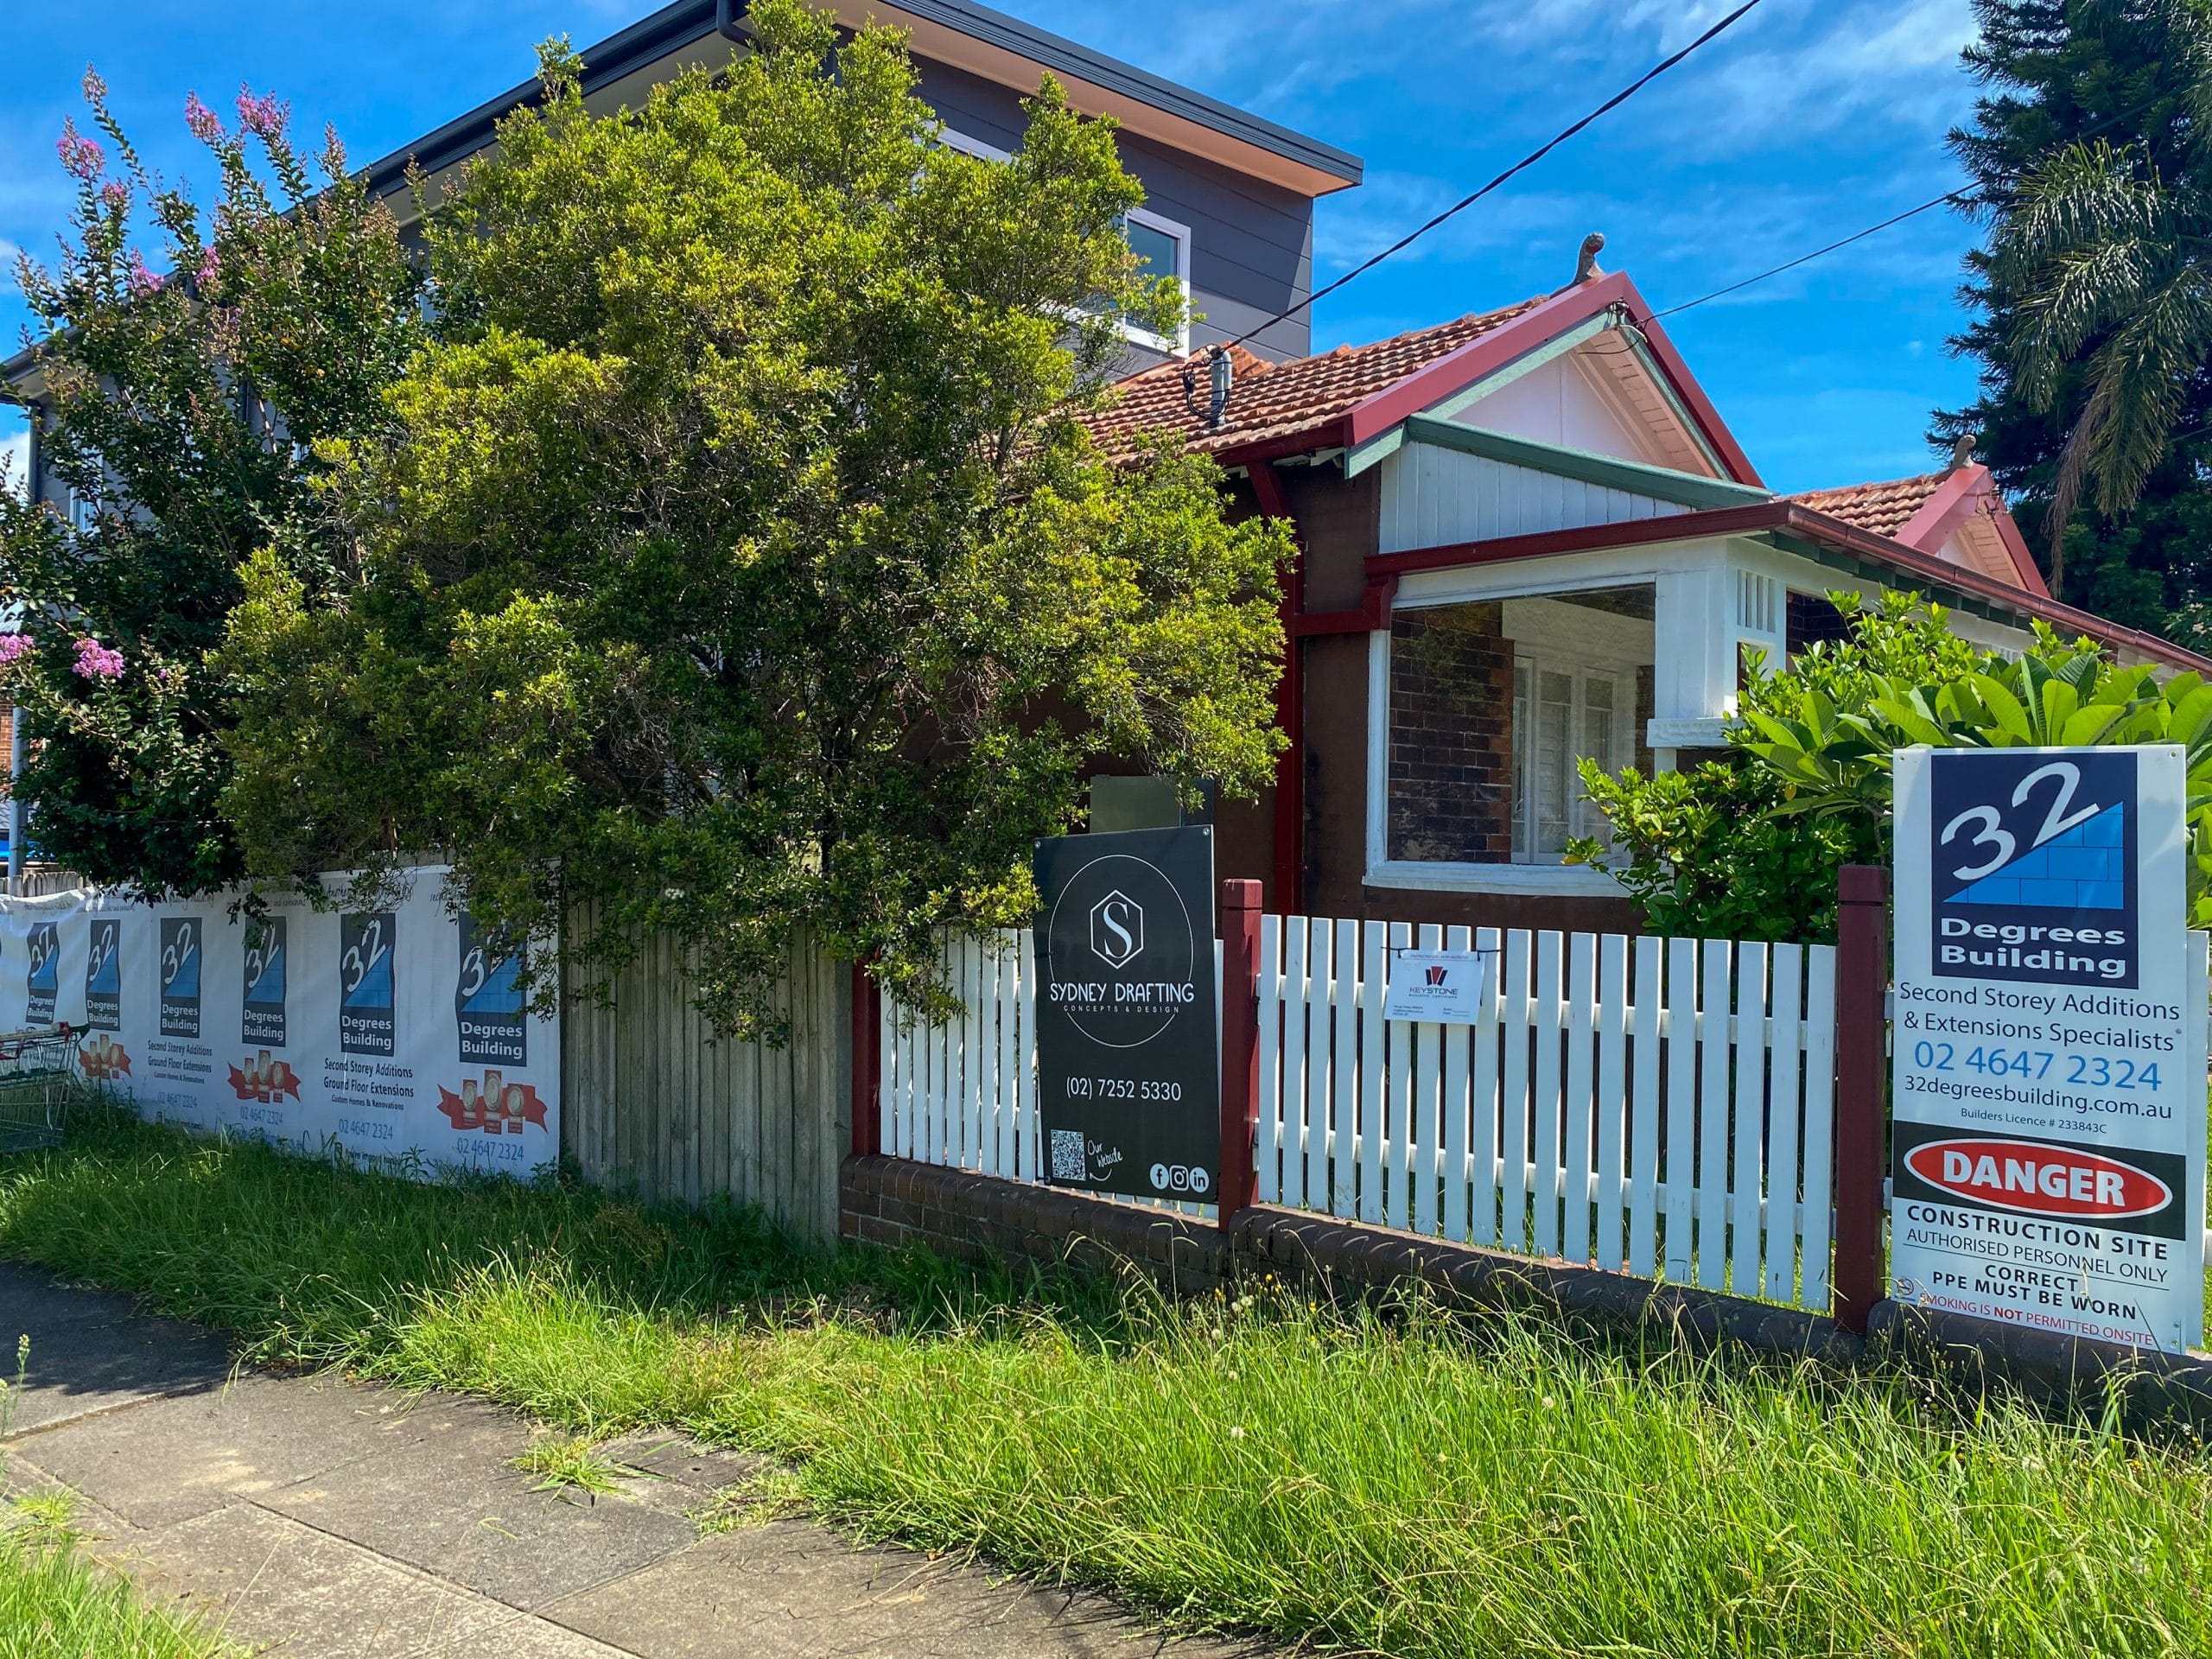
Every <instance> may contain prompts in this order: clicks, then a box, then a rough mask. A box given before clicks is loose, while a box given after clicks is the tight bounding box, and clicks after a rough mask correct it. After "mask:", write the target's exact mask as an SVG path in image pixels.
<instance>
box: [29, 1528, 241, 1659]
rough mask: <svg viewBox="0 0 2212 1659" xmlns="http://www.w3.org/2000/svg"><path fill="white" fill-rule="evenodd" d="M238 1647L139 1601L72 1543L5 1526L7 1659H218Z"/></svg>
mask: <svg viewBox="0 0 2212 1659" xmlns="http://www.w3.org/2000/svg"><path fill="white" fill-rule="evenodd" d="M236 1651H237V1649H233V1648H232V1647H230V1646H228V1645H227V1644H226V1643H223V1642H221V1641H219V1639H217V1638H216V1637H213V1636H210V1635H208V1634H207V1633H206V1632H205V1631H203V1630H198V1629H196V1628H194V1626H192V1625H189V1624H182V1623H180V1622H179V1621H177V1620H176V1619H174V1618H170V1617H169V1616H168V1615H167V1614H166V1613H161V1612H156V1611H152V1610H151V1609H149V1608H146V1607H144V1606H142V1605H139V1603H138V1602H137V1600H136V1599H134V1598H133V1597H132V1595H131V1592H130V1586H129V1585H128V1584H126V1583H124V1580H122V1579H121V1578H119V1577H118V1576H117V1575H116V1574H115V1573H112V1572H111V1571H110V1570H109V1569H107V1568H106V1567H100V1566H99V1565H97V1564H95V1563H93V1562H90V1561H86V1560H83V1559H82V1558H80V1557H79V1555H78V1554H76V1552H75V1551H74V1550H73V1548H71V1545H70V1542H69V1541H68V1540H67V1539H66V1538H65V1539H60V1540H54V1539H45V1538H41V1537H39V1536H36V1535H29V1534H27V1533H26V1532H25V1531H23V1530H22V1529H20V1528H10V1529H6V1530H0V1659H216V1656H219V1655H225V1654H231V1653H234V1652H236Z"/></svg>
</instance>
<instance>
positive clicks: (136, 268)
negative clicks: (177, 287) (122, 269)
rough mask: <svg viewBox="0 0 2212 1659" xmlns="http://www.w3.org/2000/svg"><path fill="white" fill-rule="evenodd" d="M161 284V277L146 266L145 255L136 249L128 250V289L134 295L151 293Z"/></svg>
mask: <svg viewBox="0 0 2212 1659" xmlns="http://www.w3.org/2000/svg"><path fill="white" fill-rule="evenodd" d="M161 285H162V279H161V278H160V277H156V276H155V275H154V273H153V272H152V271H150V270H148V269H147V268H146V256H145V255H144V254H143V253H141V252H139V251H138V250H137V249H136V248H133V249H131V250H130V291H131V293H132V294H134V295H138V296H144V295H148V294H151V293H152V292H153V291H154V290H155V289H158V288H159V287H161Z"/></svg>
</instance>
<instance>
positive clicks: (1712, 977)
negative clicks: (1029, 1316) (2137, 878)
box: [877, 915, 1836, 1312]
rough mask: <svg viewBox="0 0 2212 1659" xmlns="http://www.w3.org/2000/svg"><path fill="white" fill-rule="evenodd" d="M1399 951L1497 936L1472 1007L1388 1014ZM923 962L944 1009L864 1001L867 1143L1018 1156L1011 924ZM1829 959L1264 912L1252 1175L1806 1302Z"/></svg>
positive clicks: (1035, 1159) (1411, 1217)
mask: <svg viewBox="0 0 2212 1659" xmlns="http://www.w3.org/2000/svg"><path fill="white" fill-rule="evenodd" d="M1407 947H1418V948H1421V949H1424V950H1435V949H1440V948H1446V949H1456V950H1466V949H1475V950H1481V951H1484V952H1489V953H1491V956H1490V957H1489V960H1490V961H1491V962H1492V963H1494V964H1495V969H1494V970H1493V971H1492V972H1491V975H1490V976H1489V977H1490V982H1491V997H1490V1001H1489V1006H1488V1007H1487V1009H1486V1010H1485V1011H1484V1014H1483V1015H1482V1017H1481V1019H1480V1020H1478V1023H1476V1024H1475V1025H1472V1026H1440V1025H1434V1024H1428V1023H1414V1022H1408V1021H1404V1020H1389V1019H1386V1018H1385V1017H1384V1013H1383V1010H1384V1005H1385V1001H1386V999H1387V995H1388V992H1389V976H1390V972H1391V966H1392V963H1393V961H1394V953H1395V951H1396V950H1400V949H1403V948H1407ZM944 962H945V967H946V970H947V975H948V977H949V979H950V982H951V984H952V986H953V988H954V990H955V992H956V993H957V995H958V996H959V998H960V1001H961V1002H962V1004H963V1007H964V1010H965V1011H964V1013H963V1014H962V1015H961V1016H959V1017H957V1018H955V1019H953V1020H948V1021H945V1022H943V1023H941V1024H934V1025H933V1024H931V1023H930V1022H928V1021H926V1020H919V1019H917V1018H913V1017H912V1016H911V1015H909V1016H905V1017H902V1015H901V1014H900V1011H899V1009H898V1008H897V1007H896V1006H895V1005H894V1004H892V1003H891V1002H889V1001H887V1002H886V1003H885V1007H884V1011H883V1014H882V1016H881V1025H880V1030H879V1033H878V1037H879V1040H878V1044H877V1058H878V1065H879V1068H880V1072H879V1078H878V1082H879V1089H878V1094H877V1098H878V1100H879V1101H880V1109H881V1113H882V1122H881V1135H882V1140H881V1143H880V1144H881V1146H882V1149H883V1150H884V1151H885V1152H887V1153H892V1154H896V1155H898V1156H899V1157H903V1158H911V1159H916V1160H920V1161H923V1162H926V1163H933V1164H940V1165H946V1166H953V1167H958V1168H964V1169H972V1170H975V1171H977V1172H978V1173H983V1174H988V1175H997V1176H1001V1177H1004V1178H1007V1179H1015V1180H1035V1179H1039V1135H1038V1113H1037V1072H1036V1063H1035V1042H1034V1036H1033V1032H1032V1030H1031V1024H1030V1022H1031V987H1032V985H1033V982H1034V976H1035V972H1036V967H1035V959H1034V956H1033V945H1032V942H1031V937H1030V935H1029V934H1028V933H1027V932H1014V931H1008V932H1005V933H1001V934H996V935H990V936H977V935H967V936H961V937H957V938H952V939H950V940H949V941H948V942H947V944H946V946H945V957H944ZM1835 973H1836V967H1835V952H1834V950H1833V949H1832V948H1831V947H1828V946H1826V945H1809V946H1806V945H1794V944H1789V945H1767V944H1755V943H1737V942H1733V941H1729V940H1723V939H1703V940H1700V939H1662V938H1627V937H1625V936H1623V935H1618V934H1592V933H1560V932H1549V931H1545V932H1533V933H1532V932H1529V931H1519V930H1515V931H1505V932H1502V933H1501V932H1500V931H1497V930H1495V929H1483V930H1480V931H1470V930H1468V929H1465V928H1452V929H1449V930H1446V929H1444V928H1440V927H1435V926H1426V927H1421V928H1414V927H1413V926H1411V925H1407V924H1404V923H1383V922H1360V921H1353V920H1349V919H1347V920H1332V919H1329V918H1320V917H1305V916H1287V917H1282V916H1272V915H1270V916H1267V917H1264V918H1262V920H1261V925H1260V971H1259V984H1258V1001H1259V1032H1258V1052H1259V1072H1260V1088H1259V1100H1258V1119H1259V1122H1258V1132H1257V1136H1256V1143H1255V1153H1256V1163H1257V1171H1256V1176H1257V1185H1256V1191H1257V1196H1258V1198H1259V1199H1260V1201H1261V1202H1262V1203H1267V1204H1278V1205H1287V1206H1291V1207H1294V1208H1302V1209H1307V1210H1312V1211H1321V1212H1324V1213H1326V1214H1329V1215H1332V1216H1336V1217H1342V1218H1344V1219H1345V1220H1351V1221H1362V1222H1367V1223H1370V1224H1380V1225H1383V1226H1387V1227H1395V1228H1400V1229H1407V1230H1412V1231H1414V1232H1416V1233H1420V1234H1423V1235H1426V1236H1433V1237H1442V1238H1446V1239H1450V1240H1453V1241H1455V1242H1459V1243H1473V1244H1478V1245H1486V1246H1490V1247H1492V1248H1496V1249H1507V1250H1516V1251H1522V1252H1526V1253H1529V1254H1532V1255H1541V1256H1550V1257H1557V1258H1563V1259H1565V1260H1567V1261H1569V1262H1578V1263H1585V1264H1588V1265H1592V1266H1595V1267H1599V1268H1606V1269H1609V1270H1612V1271H1616V1272H1626V1273H1630V1274H1637V1275H1640V1276H1643V1277H1649V1278H1663V1279H1665V1280H1667V1281H1669V1282H1673V1283H1678V1284H1695V1285H1700V1286H1704V1287H1709V1288H1713V1289H1723V1290H1728V1291H1732V1292H1733V1293H1734V1294H1738V1295H1745V1296H1753V1297H1760V1298H1763V1299H1764V1300H1770V1301H1777V1302H1785V1303H1795V1304H1796V1305H1798V1306H1802V1307H1807V1308H1812V1309H1815V1310H1819V1311H1822V1312H1825V1311H1827V1307H1828V1306H1829V1259H1830V1258H1829V1251H1830V1244H1831V1213H1830V1190H1831V1170H1832V1168H1833V1158H1834V1110H1833V1105H1834V1057H1835ZM1177 1207H1179V1208H1183V1209H1185V1210H1195V1211H1205V1210H1207V1209H1210V1208H1211V1206H1198V1205H1180V1206H1177Z"/></svg>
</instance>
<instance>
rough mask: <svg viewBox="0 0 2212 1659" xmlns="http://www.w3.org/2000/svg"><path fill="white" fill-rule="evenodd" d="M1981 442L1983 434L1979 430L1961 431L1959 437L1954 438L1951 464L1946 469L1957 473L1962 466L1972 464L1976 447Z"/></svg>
mask: <svg viewBox="0 0 2212 1659" xmlns="http://www.w3.org/2000/svg"><path fill="white" fill-rule="evenodd" d="M1980 442H1981V434H1980V433H1979V432H1961V433H1960V434H1959V435H1958V436H1957V437H1955V438H1954V439H1952V440H1951V464H1950V466H1949V467H1948V468H1947V469H1946V470H1948V471H1949V472H1954V473H1955V472H1957V471H1958V470H1959V468H1960V467H1970V466H1972V465H1973V464H1974V445H1976V444H1977V443H1980Z"/></svg>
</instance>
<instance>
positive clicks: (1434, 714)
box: [1389, 604, 1513, 863]
mask: <svg viewBox="0 0 2212 1659" xmlns="http://www.w3.org/2000/svg"><path fill="white" fill-rule="evenodd" d="M1503 623H1504V617H1503V607H1501V606H1498V605H1495V604H1491V605H1454V606H1450V607H1444V608H1440V609H1435V610H1422V611H1412V612H1408V613H1402V614H1401V615H1399V616H1396V617H1394V618H1393V619H1392V620H1391V623H1390V757H1389V762H1390V771H1389V808H1390V823H1389V855H1390V856H1391V857H1392V858H1394V859H1395V858H1402V859H1418V860H1422V861H1466V862H1478V861H1489V862H1501V863H1502V862H1503V861H1506V860H1507V859H1510V857H1511V856H1512V855H1513V645H1512V643H1511V642H1510V640H1508V639H1506V638H1505V634H1504V626H1503Z"/></svg>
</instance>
